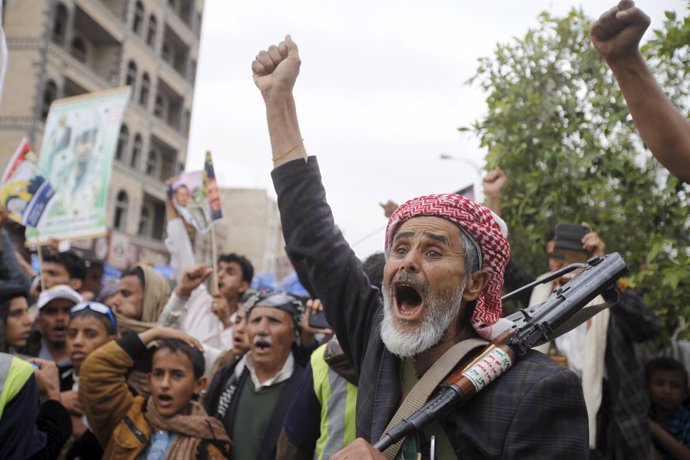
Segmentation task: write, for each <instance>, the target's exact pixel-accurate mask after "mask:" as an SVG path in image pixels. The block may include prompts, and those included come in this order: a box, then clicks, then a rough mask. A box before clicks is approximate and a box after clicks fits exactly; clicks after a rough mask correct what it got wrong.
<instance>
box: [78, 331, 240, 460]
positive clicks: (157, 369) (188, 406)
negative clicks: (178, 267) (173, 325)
mask: <svg viewBox="0 0 690 460" xmlns="http://www.w3.org/2000/svg"><path fill="white" fill-rule="evenodd" d="M156 340H157V341H158V348H157V349H156V351H155V353H154V354H153V358H152V362H151V373H150V374H149V385H150V387H151V396H150V397H148V398H145V397H143V396H137V397H134V396H132V394H131V393H130V392H129V390H128V389H127V383H126V374H127V372H128V370H129V369H130V367H131V366H132V364H133V363H134V361H135V360H136V359H137V358H138V357H140V356H143V355H144V354H145V353H146V350H147V345H148V344H150V343H151V342H153V341H156ZM202 352H203V349H202V347H201V344H200V343H199V342H198V341H197V340H196V339H194V338H193V337H191V336H189V335H187V334H185V333H183V332H180V331H178V330H175V329H170V328H159V327H156V328H152V329H149V330H146V331H144V332H141V333H139V334H135V333H131V332H130V333H128V334H126V335H125V336H123V337H122V338H120V339H119V340H116V341H113V342H110V343H108V344H106V345H104V346H102V347H101V348H99V349H97V350H96V351H94V352H93V353H92V354H91V355H89V356H88V357H87V358H86V361H84V363H83V364H82V365H81V369H80V372H79V380H80V384H79V402H80V403H81V409H82V411H83V412H84V414H85V415H86V417H87V419H88V422H89V426H90V427H91V431H93V433H94V435H95V436H96V438H97V439H98V440H99V442H100V444H101V445H102V446H104V449H105V454H104V458H127V459H138V458H209V459H210V458H216V459H220V458H229V456H230V447H231V443H230V440H229V439H228V436H227V434H226V433H225V429H224V428H223V425H222V424H221V423H220V421H219V420H217V419H215V418H213V417H210V416H208V415H207V414H206V412H205V411H204V409H203V407H202V406H201V405H200V404H198V403H197V402H196V401H194V400H193V398H194V396H195V395H197V394H198V393H199V392H200V391H201V390H202V389H203V388H204V386H205V385H206V379H205V378H204V377H203V375H204V357H203V353H202Z"/></svg>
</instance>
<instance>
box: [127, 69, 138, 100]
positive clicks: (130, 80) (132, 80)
mask: <svg viewBox="0 0 690 460" xmlns="http://www.w3.org/2000/svg"><path fill="white" fill-rule="evenodd" d="M125 85H128V86H131V87H132V97H134V93H135V91H136V87H137V65H136V64H135V63H134V61H129V63H128V64H127V77H126V78H125Z"/></svg>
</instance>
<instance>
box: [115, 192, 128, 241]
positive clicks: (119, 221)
mask: <svg viewBox="0 0 690 460" xmlns="http://www.w3.org/2000/svg"><path fill="white" fill-rule="evenodd" d="M128 205H129V198H127V192H125V191H124V190H120V191H119V192H118V194H117V200H115V218H114V219H113V227H114V228H116V229H117V230H120V231H122V232H125V231H127V207H128Z"/></svg>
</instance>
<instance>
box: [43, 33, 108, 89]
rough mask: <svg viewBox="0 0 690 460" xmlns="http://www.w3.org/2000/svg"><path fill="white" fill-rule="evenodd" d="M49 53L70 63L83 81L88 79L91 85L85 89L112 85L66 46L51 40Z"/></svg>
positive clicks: (69, 66) (70, 66) (88, 84)
mask: <svg viewBox="0 0 690 460" xmlns="http://www.w3.org/2000/svg"><path fill="white" fill-rule="evenodd" d="M48 53H49V54H52V55H54V56H57V57H58V58H59V59H61V60H62V61H64V62H66V63H67V64H69V65H68V69H69V68H72V69H74V70H75V71H76V74H78V75H79V78H80V80H81V81H82V82H83V81H84V80H86V82H87V86H89V87H88V88H84V89H86V90H87V91H95V90H98V89H105V88H109V87H110V86H111V85H110V83H108V80H106V79H105V78H103V77H101V76H100V75H98V74H97V73H96V72H94V71H93V70H91V68H90V67H89V66H87V65H86V64H84V63H83V62H81V61H79V60H78V59H76V58H75V57H74V56H72V55H71V54H69V53H68V52H67V51H65V49H64V48H62V47H60V46H58V45H56V44H55V43H52V42H51V43H49V44H48Z"/></svg>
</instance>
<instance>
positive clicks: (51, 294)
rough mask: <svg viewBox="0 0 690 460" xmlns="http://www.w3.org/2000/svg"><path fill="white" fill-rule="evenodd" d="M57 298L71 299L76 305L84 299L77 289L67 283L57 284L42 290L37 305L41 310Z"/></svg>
mask: <svg viewBox="0 0 690 460" xmlns="http://www.w3.org/2000/svg"><path fill="white" fill-rule="evenodd" d="M55 299H67V300H71V301H72V302H74V304H75V305H76V304H78V303H80V302H81V301H82V298H81V295H80V294H79V293H78V292H77V291H75V290H74V289H72V288H71V287H69V286H67V285H66V284H58V285H57V286H53V287H52V288H50V289H46V290H45V291H43V292H41V295H39V296H38V302H36V305H37V306H38V309H39V310H40V309H41V308H43V307H45V306H46V305H47V304H48V303H49V302H51V301H53V300H55Z"/></svg>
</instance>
